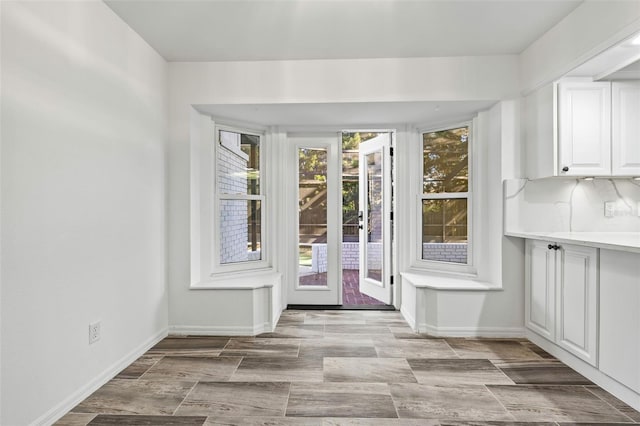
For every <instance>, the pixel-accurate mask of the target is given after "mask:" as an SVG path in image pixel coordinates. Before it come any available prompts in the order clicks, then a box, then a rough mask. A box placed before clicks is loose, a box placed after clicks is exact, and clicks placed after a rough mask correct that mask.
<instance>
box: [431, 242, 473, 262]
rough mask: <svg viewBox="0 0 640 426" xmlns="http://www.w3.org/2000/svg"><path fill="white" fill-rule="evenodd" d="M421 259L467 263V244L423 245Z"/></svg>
mask: <svg viewBox="0 0 640 426" xmlns="http://www.w3.org/2000/svg"><path fill="white" fill-rule="evenodd" d="M422 258H423V259H424V260H436V261H439V262H454V263H467V243H424V244H422Z"/></svg>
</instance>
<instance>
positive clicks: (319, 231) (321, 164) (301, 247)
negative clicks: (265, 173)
mask: <svg viewBox="0 0 640 426" xmlns="http://www.w3.org/2000/svg"><path fill="white" fill-rule="evenodd" d="M298 226H299V228H298V277H299V284H300V285H301V286H326V285H327V259H328V257H327V150H326V149H322V148H299V149H298Z"/></svg>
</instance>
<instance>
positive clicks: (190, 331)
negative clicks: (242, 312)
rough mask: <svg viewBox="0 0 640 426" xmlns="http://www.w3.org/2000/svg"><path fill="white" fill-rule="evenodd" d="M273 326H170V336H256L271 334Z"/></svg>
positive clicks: (265, 323) (264, 324)
mask: <svg viewBox="0 0 640 426" xmlns="http://www.w3.org/2000/svg"><path fill="white" fill-rule="evenodd" d="M274 328H275V325H274V324H271V323H269V322H264V323H262V324H256V325H253V326H251V325H172V326H170V327H169V335H170V336H187V335H193V336H256V335H258V334H261V333H269V332H272V331H273V329H274Z"/></svg>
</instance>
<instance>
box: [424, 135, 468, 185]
mask: <svg viewBox="0 0 640 426" xmlns="http://www.w3.org/2000/svg"><path fill="white" fill-rule="evenodd" d="M468 140H469V128H468V127H467V126H465V127H459V128H456V129H448V130H441V131H439V132H430V133H424V134H423V135H422V148H423V169H422V170H423V192H424V193H425V194H427V193H434V192H467V191H468V190H469V144H468Z"/></svg>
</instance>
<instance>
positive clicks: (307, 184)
mask: <svg viewBox="0 0 640 426" xmlns="http://www.w3.org/2000/svg"><path fill="white" fill-rule="evenodd" d="M339 143H340V140H339V138H338V137H336V134H335V133H331V134H315V135H313V134H312V135H289V136H288V144H289V147H288V151H289V152H288V161H287V171H286V173H287V175H288V182H287V188H290V193H289V195H287V198H288V199H289V206H288V207H287V211H289V212H291V213H293V215H292V216H293V217H291V225H292V226H291V227H290V229H291V230H292V231H293V232H292V234H293V235H292V238H290V240H289V241H291V242H292V243H294V244H292V249H293V250H292V252H290V255H291V258H292V259H296V260H297V261H295V262H292V267H291V268H290V269H289V276H290V277H291V278H292V279H291V280H290V284H289V285H288V286H287V287H288V297H287V302H288V304H295V305H340V304H341V303H342V293H341V290H342V287H341V285H340V283H341V282H342V270H341V262H340V257H341V244H340V238H341V232H340V230H341V226H340V216H341V215H340V212H341V205H342V193H341V191H340V164H341V162H340V145H339ZM290 235H291V234H290Z"/></svg>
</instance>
